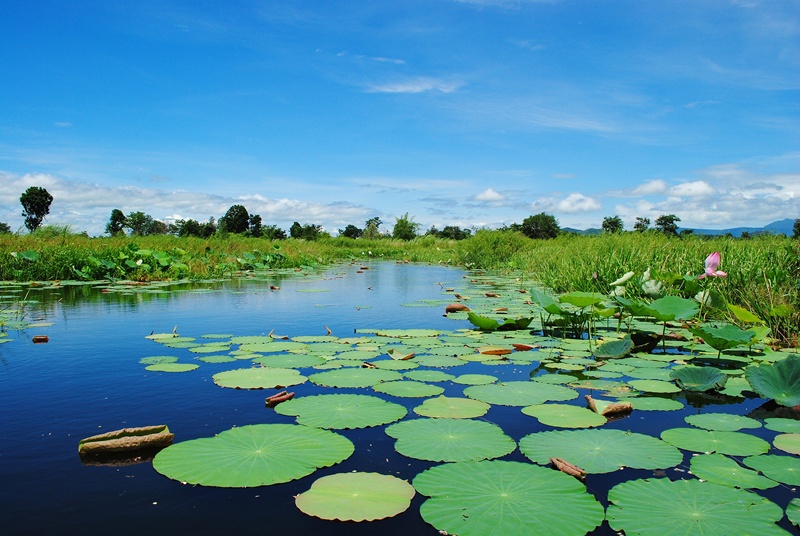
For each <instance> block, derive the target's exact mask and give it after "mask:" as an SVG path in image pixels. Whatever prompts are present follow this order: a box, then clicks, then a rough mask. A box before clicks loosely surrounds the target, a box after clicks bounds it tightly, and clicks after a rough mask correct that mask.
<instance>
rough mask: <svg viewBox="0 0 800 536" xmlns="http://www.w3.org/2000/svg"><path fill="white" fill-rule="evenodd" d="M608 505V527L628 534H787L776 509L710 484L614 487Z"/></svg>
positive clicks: (651, 482) (661, 481) (759, 499)
mask: <svg viewBox="0 0 800 536" xmlns="http://www.w3.org/2000/svg"><path fill="white" fill-rule="evenodd" d="M608 500H609V502H610V503H611V504H610V505H609V507H608V511H607V512H606V518H607V519H608V523H609V525H611V528H612V529H614V530H616V531H624V532H625V534H640V535H643V536H649V535H652V536H662V535H664V534H685V535H689V534H697V535H703V536H728V535H730V534H732V533H735V534H758V535H762V534H763V535H768V534H785V532H784V531H783V530H782V529H780V527H778V526H777V525H775V522H777V521H779V520H780V519H781V518H782V517H783V510H782V509H781V508H780V507H779V506H778V505H776V504H774V503H772V502H770V501H769V500H767V499H765V498H763V497H761V496H759V495H757V494H755V493H752V492H749V491H745V490H741V489H736V488H731V487H728V486H722V485H720V484H714V483H711V482H700V481H699V480H676V481H671V480H669V479H666V478H664V479H658V480H647V479H645V480H631V481H628V482H623V483H621V484H617V485H616V486H614V487H613V488H611V490H610V491H609V492H608ZM734 527H735V528H734ZM732 530H733V532H732Z"/></svg>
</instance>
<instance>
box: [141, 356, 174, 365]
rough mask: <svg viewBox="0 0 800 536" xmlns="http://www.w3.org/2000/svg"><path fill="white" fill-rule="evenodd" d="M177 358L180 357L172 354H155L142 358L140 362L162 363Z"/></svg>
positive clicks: (147, 363) (146, 363)
mask: <svg viewBox="0 0 800 536" xmlns="http://www.w3.org/2000/svg"><path fill="white" fill-rule="evenodd" d="M177 360H178V358H177V357H175V356H172V355H153V356H150V357H143V358H141V359H140V360H139V363H141V364H142V365H158V364H160V363H174V362H176V361H177Z"/></svg>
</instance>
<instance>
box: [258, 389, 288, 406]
mask: <svg viewBox="0 0 800 536" xmlns="http://www.w3.org/2000/svg"><path fill="white" fill-rule="evenodd" d="M292 398H294V393H287V392H286V391H281V392H280V393H277V394H274V395H272V396H268V397H267V398H266V399H265V400H264V402H265V403H266V405H267V407H268V408H274V407H275V406H277V405H278V404H280V403H281V402H286V401H287V400H291V399H292Z"/></svg>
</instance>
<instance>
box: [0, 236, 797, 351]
mask: <svg viewBox="0 0 800 536" xmlns="http://www.w3.org/2000/svg"><path fill="white" fill-rule="evenodd" d="M713 251H719V252H720V253H721V255H722V266H721V269H722V270H724V271H726V272H727V273H728V277H726V278H724V279H719V280H713V281H711V280H706V282H707V283H709V284H711V285H713V287H714V289H715V290H717V291H718V292H719V293H720V294H721V295H722V296H723V297H724V298H725V300H726V301H728V302H729V303H733V304H736V305H740V306H742V307H745V308H747V309H748V310H750V311H752V312H753V313H754V314H756V315H757V316H758V317H760V318H762V319H764V320H765V321H766V322H767V323H768V325H770V327H771V328H772V329H773V333H776V334H778V335H779V336H780V337H782V338H785V339H786V340H788V341H791V340H792V339H793V338H794V340H796V337H797V332H798V325H800V288H798V282H799V281H800V243H798V241H797V240H791V239H788V238H784V237H774V236H762V237H755V238H752V239H749V240H742V239H734V238H731V237H718V238H703V237H697V236H686V237H680V238H678V237H668V236H665V235H662V234H658V233H652V232H648V233H623V234H610V235H608V234H606V235H599V236H574V235H572V236H570V235H564V236H561V237H559V238H557V239H555V240H531V239H528V238H527V237H525V236H523V235H522V234H520V233H515V232H510V231H478V232H477V233H475V235H473V236H472V237H470V238H468V239H466V240H461V241H453V240H445V239H440V238H434V237H430V236H425V237H419V238H417V239H415V240H412V241H402V240H392V239H386V238H384V239H379V240H364V239H357V240H352V239H348V238H324V239H320V240H317V241H313V242H307V241H304V240H294V239H289V240H281V241H269V240H265V239H256V238H245V237H241V236H238V235H228V236H226V237H217V236H215V237H212V238H210V239H200V238H193V237H192V238H178V237H174V236H168V235H160V236H147V237H125V236H123V237H111V238H105V237H104V238H90V237H87V236H85V235H75V234H70V233H68V232H66V230H64V229H52V228H44V229H42V230H40V231H38V232H37V233H34V234H32V235H22V236H19V235H0V280H3V281H53V280H65V279H133V280H140V281H147V280H154V279H181V278H190V279H205V278H217V277H230V276H233V275H235V274H237V273H241V272H243V271H248V270H261V269H270V268H293V267H300V266H319V265H326V264H330V263H333V262H337V261H341V260H348V259H350V260H353V261H355V262H367V261H369V260H376V259H386V260H407V261H410V262H427V263H440V264H448V265H452V266H456V267H462V268H473V269H485V270H502V271H504V272H510V273H514V274H518V277H519V278H520V279H521V285H522V286H523V288H527V286H529V285H530V284H531V283H533V282H534V281H535V282H537V283H538V284H540V285H543V286H545V287H548V288H550V289H552V290H553V291H554V292H555V293H562V292H568V291H587V292H599V293H603V294H605V293H608V292H609V291H610V290H611V286H610V283H611V282H612V281H614V280H615V279H617V278H619V277H620V276H622V275H623V274H624V273H626V272H628V271H633V272H635V273H636V274H637V276H639V275H641V274H643V273H644V272H645V271H646V270H648V269H650V271H651V273H652V275H653V277H654V278H656V279H659V280H661V281H664V282H665V285H666V286H667V291H668V292H669V291H670V289H669V288H668V287H669V285H670V282H671V281H674V280H675V279H679V278H680V277H682V276H683V275H685V274H688V275H699V274H701V273H702V272H703V269H704V265H703V262H704V259H705V258H706V256H707V255H708V254H709V253H711V252H713Z"/></svg>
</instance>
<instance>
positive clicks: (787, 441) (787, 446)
mask: <svg viewBox="0 0 800 536" xmlns="http://www.w3.org/2000/svg"><path fill="white" fill-rule="evenodd" d="M772 444H773V445H774V446H775V448H776V449H780V450H782V451H784V452H789V453H791V454H797V455H798V456H800V434H780V435H776V436H775V439H774V440H773V441H772Z"/></svg>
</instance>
